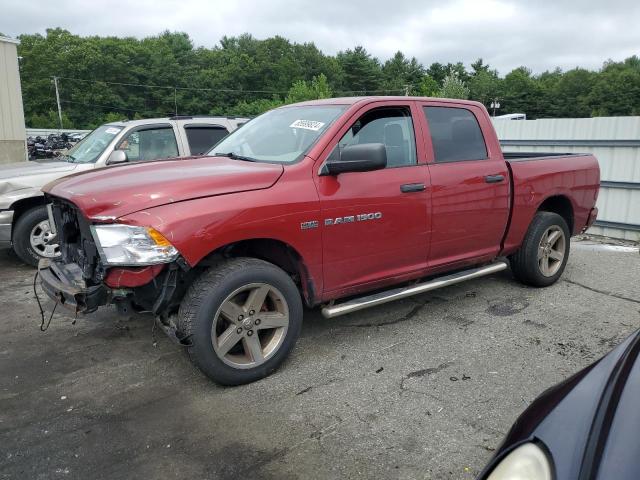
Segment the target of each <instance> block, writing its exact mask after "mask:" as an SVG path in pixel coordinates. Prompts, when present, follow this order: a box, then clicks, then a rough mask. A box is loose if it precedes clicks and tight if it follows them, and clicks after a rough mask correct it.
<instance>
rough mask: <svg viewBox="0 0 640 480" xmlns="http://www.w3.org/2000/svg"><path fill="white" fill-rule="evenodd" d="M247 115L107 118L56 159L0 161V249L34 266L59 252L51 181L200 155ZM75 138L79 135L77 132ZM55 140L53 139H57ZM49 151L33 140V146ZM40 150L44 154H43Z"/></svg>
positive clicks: (233, 128) (240, 122)
mask: <svg viewBox="0 0 640 480" xmlns="http://www.w3.org/2000/svg"><path fill="white" fill-rule="evenodd" d="M246 121H247V119H246V118H227V117H186V116H183V117H171V118H150V119H147V120H133V121H123V122H113V123H107V124H105V125H102V126H100V127H98V128H96V129H95V130H94V131H93V132H91V133H90V134H89V135H87V136H86V137H85V138H84V139H82V141H80V142H78V143H77V144H76V145H75V146H74V147H72V148H70V149H69V150H68V151H67V152H66V154H64V155H60V156H56V159H55V160H56V161H45V162H38V161H31V162H20V163H14V164H8V165H2V166H0V248H13V249H14V251H15V252H16V254H17V255H18V257H19V258H20V259H21V260H22V261H23V262H25V263H27V264H29V265H33V266H36V265H37V264H38V260H40V258H52V257H55V256H56V255H58V254H59V249H58V245H57V244H56V242H52V238H53V237H52V233H51V228H50V227H49V221H48V217H47V211H46V208H45V201H44V197H43V195H42V192H41V191H40V189H41V188H42V186H43V185H45V184H46V183H47V182H50V181H51V180H55V179H56V178H59V177H62V176H64V175H70V174H72V173H78V172H83V171H86V170H92V169H95V168H100V167H104V166H106V165H115V164H120V163H125V162H128V163H133V162H144V161H150V160H156V159H160V158H167V157H187V156H190V155H201V154H203V153H205V152H206V151H207V150H209V148H211V147H212V146H213V145H214V144H216V143H217V142H218V141H219V140H220V139H222V138H224V137H225V136H226V135H227V134H228V133H229V132H232V131H234V130H235V129H236V128H238V126H240V125H242V124H243V123H244V122H246ZM75 138H77V137H75ZM56 141H57V140H56ZM37 145H41V147H39V148H41V149H42V151H43V152H46V151H49V152H50V153H51V155H49V154H46V156H53V151H52V150H51V149H48V150H47V148H46V147H45V143H42V144H39V143H36V142H35V140H34V146H33V149H34V151H35V150H36V149H37V148H38V147H37ZM43 155H45V154H44V153H43Z"/></svg>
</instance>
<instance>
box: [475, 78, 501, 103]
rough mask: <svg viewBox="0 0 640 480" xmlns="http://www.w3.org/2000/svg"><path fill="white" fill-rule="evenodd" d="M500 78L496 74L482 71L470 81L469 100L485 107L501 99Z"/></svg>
mask: <svg viewBox="0 0 640 480" xmlns="http://www.w3.org/2000/svg"><path fill="white" fill-rule="evenodd" d="M500 86H501V85H500V78H499V77H498V74H497V73H496V72H493V71H490V70H488V69H486V70H484V69H480V70H477V72H476V73H475V74H474V75H473V76H472V77H471V78H470V79H469V98H471V99H472V100H477V101H478V102H482V103H483V104H484V105H485V106H489V104H490V103H491V102H492V101H493V100H495V99H497V98H499V96H500Z"/></svg>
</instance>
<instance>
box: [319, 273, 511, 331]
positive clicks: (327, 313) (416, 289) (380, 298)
mask: <svg viewBox="0 0 640 480" xmlns="http://www.w3.org/2000/svg"><path fill="white" fill-rule="evenodd" d="M507 266H508V264H507V262H504V261H497V262H494V263H491V264H490V265H486V266H484V267H478V268H472V269H470V270H464V271H462V272H457V273H452V274H449V275H444V276H442V277H438V278H434V279H433V280H429V281H428V282H424V283H418V284H416V285H411V286H409V287H402V288H394V289H392V290H386V291H384V292H380V293H374V294H372V295H366V296H364V297H359V298H354V299H353V300H349V301H347V302H344V303H340V304H337V305H327V306H326V307H323V308H322V315H323V316H324V317H325V318H333V317H338V316H340V315H346V314H347V313H352V312H357V311H358V310H364V309H365V308H369V307H375V306H377V305H382V304H383V303H387V302H393V301H394V300H400V299H401V298H407V297H411V296H413V295H418V294H420V293H425V292H430V291H431V290H436V289H438V288H442V287H447V286H449V285H455V284H456V283H461V282H465V281H467V280H472V279H474V278H478V277H483V276H485V275H491V274H492V273H496V272H500V271H502V270H505V269H506V268H507Z"/></svg>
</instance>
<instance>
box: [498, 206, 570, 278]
mask: <svg viewBox="0 0 640 480" xmlns="http://www.w3.org/2000/svg"><path fill="white" fill-rule="evenodd" d="M570 237H571V235H570V232H569V227H568V226H567V222H566V221H565V220H564V218H562V217H561V216H560V215H558V214H557V213H551V212H538V213H536V215H535V216H534V217H533V220H532V221H531V225H529V229H528V230H527V234H526V235H525V237H524V241H523V242H522V245H521V246H520V250H518V251H517V252H516V253H515V254H513V255H512V256H511V257H509V260H510V263H511V271H512V272H513V275H514V276H515V277H516V279H517V280H518V281H520V282H522V283H524V284H525V285H531V286H534V287H547V286H549V285H552V284H554V283H555V282H556V281H557V280H558V278H560V276H561V275H562V272H563V271H564V268H565V266H566V264H567V260H568V258H569V250H570V246H571V242H570ZM549 240H551V245H550V244H549ZM559 253H561V254H562V258H559Z"/></svg>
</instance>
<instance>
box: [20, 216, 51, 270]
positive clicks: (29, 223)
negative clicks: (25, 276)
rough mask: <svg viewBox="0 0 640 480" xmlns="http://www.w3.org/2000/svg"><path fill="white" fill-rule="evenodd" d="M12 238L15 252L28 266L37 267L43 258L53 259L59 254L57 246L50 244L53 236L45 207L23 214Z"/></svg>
mask: <svg viewBox="0 0 640 480" xmlns="http://www.w3.org/2000/svg"><path fill="white" fill-rule="evenodd" d="M32 234H33V235H34V241H33V242H32V238H31V236H32ZM11 237H12V238H11V242H12V244H13V250H14V251H15V252H16V255H17V256H18V258H20V260H22V261H23V262H24V263H26V264H27V265H31V266H33V267H37V266H38V262H39V261H40V259H41V258H53V257H55V256H57V255H58V254H59V250H58V248H57V245H56V244H54V243H49V239H50V238H51V234H50V232H49V216H48V214H47V208H46V207H45V206H39V207H34V208H32V209H31V210H27V211H26V212H25V213H23V214H22V215H21V216H20V217H19V218H18V220H17V221H16V223H15V225H14V228H13V233H12V236H11ZM35 237H37V239H36V238H35Z"/></svg>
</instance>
